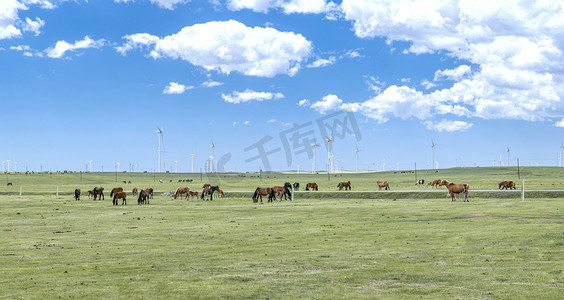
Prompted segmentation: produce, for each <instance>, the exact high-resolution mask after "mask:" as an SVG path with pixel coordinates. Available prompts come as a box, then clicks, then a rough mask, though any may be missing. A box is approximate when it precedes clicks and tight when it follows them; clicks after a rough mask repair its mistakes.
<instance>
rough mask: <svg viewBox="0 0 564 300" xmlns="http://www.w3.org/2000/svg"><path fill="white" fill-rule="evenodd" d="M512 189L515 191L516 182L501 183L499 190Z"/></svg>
mask: <svg viewBox="0 0 564 300" xmlns="http://www.w3.org/2000/svg"><path fill="white" fill-rule="evenodd" d="M508 188H509V189H510V190H515V189H516V188H515V182H513V181H502V182H500V183H499V188H498V189H502V190H503V189H506V190H507V189H508Z"/></svg>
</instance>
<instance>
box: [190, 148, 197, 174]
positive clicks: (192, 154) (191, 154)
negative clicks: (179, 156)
mask: <svg viewBox="0 0 564 300" xmlns="http://www.w3.org/2000/svg"><path fill="white" fill-rule="evenodd" d="M190 156H192V173H194V156H196V154H194V149H192V153H190Z"/></svg>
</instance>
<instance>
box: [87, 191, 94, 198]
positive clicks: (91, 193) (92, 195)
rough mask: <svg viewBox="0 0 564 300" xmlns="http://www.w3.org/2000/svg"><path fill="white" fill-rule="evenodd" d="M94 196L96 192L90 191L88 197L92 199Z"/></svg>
mask: <svg viewBox="0 0 564 300" xmlns="http://www.w3.org/2000/svg"><path fill="white" fill-rule="evenodd" d="M92 197H94V192H92V191H88V199H91V198H92Z"/></svg>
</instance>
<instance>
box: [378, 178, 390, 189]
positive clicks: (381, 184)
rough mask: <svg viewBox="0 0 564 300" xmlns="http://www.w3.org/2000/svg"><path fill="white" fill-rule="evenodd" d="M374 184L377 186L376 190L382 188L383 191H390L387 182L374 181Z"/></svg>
mask: <svg viewBox="0 0 564 300" xmlns="http://www.w3.org/2000/svg"><path fill="white" fill-rule="evenodd" d="M376 183H377V184H378V189H379V190H381V189H382V188H384V190H389V189H390V184H389V183H388V182H387V181H380V180H378V181H376Z"/></svg>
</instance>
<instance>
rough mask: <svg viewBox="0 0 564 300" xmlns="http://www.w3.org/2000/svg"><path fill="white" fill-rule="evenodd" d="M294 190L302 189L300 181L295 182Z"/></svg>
mask: <svg viewBox="0 0 564 300" xmlns="http://www.w3.org/2000/svg"><path fill="white" fill-rule="evenodd" d="M293 186H294V190H296V191H299V190H300V183H299V182H294V185H293Z"/></svg>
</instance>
